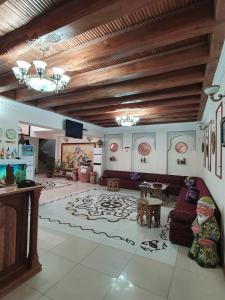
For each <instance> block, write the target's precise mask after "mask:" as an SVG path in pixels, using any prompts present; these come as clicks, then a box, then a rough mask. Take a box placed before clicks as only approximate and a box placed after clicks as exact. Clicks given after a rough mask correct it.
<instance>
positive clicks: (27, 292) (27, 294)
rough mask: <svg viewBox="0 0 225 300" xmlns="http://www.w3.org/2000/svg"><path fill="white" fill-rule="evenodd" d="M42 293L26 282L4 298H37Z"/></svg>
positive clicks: (10, 299)
mask: <svg viewBox="0 0 225 300" xmlns="http://www.w3.org/2000/svg"><path fill="white" fill-rule="evenodd" d="M40 297H41V294H40V293H38V292H37V291H35V290H34V289H32V288H30V287H28V286H26V285H25V284H23V285H21V286H19V287H18V288H17V289H15V290H14V291H12V292H11V293H9V294H8V295H6V296H5V297H3V298H2V300H37V299H39V298H40Z"/></svg>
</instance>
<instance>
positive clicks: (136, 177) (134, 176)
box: [130, 172, 141, 181]
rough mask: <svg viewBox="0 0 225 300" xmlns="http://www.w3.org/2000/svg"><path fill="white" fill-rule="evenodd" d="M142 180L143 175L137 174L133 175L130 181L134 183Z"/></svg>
mask: <svg viewBox="0 0 225 300" xmlns="http://www.w3.org/2000/svg"><path fill="white" fill-rule="evenodd" d="M140 178H141V175H140V174H139V173H137V172H134V173H131V174H130V179H131V180H133V181H138V180H139V179H140Z"/></svg>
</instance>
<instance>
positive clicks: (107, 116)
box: [71, 107, 198, 122]
mask: <svg viewBox="0 0 225 300" xmlns="http://www.w3.org/2000/svg"><path fill="white" fill-rule="evenodd" d="M142 113H143V115H141V114H140V111H139V112H138V111H134V112H132V113H131V111H130V113H126V112H109V113H107V114H102V115H91V116H84V117H82V116H79V118H80V119H83V120H86V121H88V122H95V121H97V120H100V121H103V120H105V121H107V120H110V119H115V118H116V117H118V116H122V115H127V114H128V115H134V116H137V117H139V118H140V119H142V120H143V119H146V118H147V119H148V118H149V117H151V118H153V117H167V116H177V115H178V114H179V116H183V115H185V116H187V115H193V114H194V115H198V107H193V108H191V107H189V108H174V111H172V110H162V111H161V112H154V111H153V112H151V111H149V112H147V111H145V112H142ZM71 116H73V117H76V116H77V115H76V114H71Z"/></svg>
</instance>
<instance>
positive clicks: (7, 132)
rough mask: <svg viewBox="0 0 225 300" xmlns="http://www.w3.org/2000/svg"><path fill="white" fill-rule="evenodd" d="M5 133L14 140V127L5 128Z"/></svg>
mask: <svg viewBox="0 0 225 300" xmlns="http://www.w3.org/2000/svg"><path fill="white" fill-rule="evenodd" d="M5 135H6V137H7V138H8V139H10V140H14V139H15V138H16V130H15V129H7V130H6V133H5Z"/></svg>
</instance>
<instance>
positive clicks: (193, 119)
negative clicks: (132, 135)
mask: <svg viewBox="0 0 225 300" xmlns="http://www.w3.org/2000/svg"><path fill="white" fill-rule="evenodd" d="M195 121H196V118H191V119H187V118H179V119H159V120H149V122H140V123H138V124H137V125H136V127H138V126H143V125H157V124H170V123H189V122H195ZM95 125H98V126H101V127H106V128H107V127H121V126H118V124H116V122H114V123H110V122H109V123H104V124H102V123H95Z"/></svg>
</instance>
